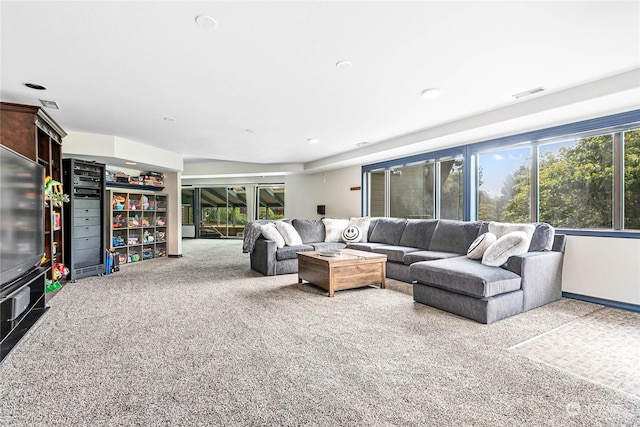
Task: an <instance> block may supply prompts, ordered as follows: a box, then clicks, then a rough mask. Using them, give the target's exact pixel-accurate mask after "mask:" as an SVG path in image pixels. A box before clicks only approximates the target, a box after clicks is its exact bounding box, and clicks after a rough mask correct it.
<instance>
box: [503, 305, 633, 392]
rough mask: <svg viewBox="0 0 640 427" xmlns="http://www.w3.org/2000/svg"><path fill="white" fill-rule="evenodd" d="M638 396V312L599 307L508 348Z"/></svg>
mask: <svg viewBox="0 0 640 427" xmlns="http://www.w3.org/2000/svg"><path fill="white" fill-rule="evenodd" d="M511 350H513V351H514V352H517V353H519V354H521V355H523V356H526V357H528V358H530V359H532V360H535V361H538V362H541V363H545V364H548V365H550V366H553V367H554V368H557V369H559V370H562V371H564V372H569V373H571V374H574V375H576V376H578V377H581V378H584V379H587V380H590V381H594V382H596V383H598V384H602V385H605V386H607V387H611V388H613V389H616V390H619V391H622V392H624V393H629V394H630V395H633V396H635V397H637V398H640V314H638V313H631V312H628V311H622V310H616V309H613V308H602V309H600V310H596V311H594V312H592V313H589V314H587V315H586V316H583V317H580V318H578V319H576V320H574V321H572V322H569V323H567V324H566V325H562V326H560V327H559V328H557V329H554V330H552V331H550V332H547V333H545V334H542V335H540V336H538V337H535V338H533V339H531V340H528V341H525V342H524V343H521V344H518V345H516V346H514V347H512V348H511Z"/></svg>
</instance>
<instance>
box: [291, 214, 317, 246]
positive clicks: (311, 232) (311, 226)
mask: <svg viewBox="0 0 640 427" xmlns="http://www.w3.org/2000/svg"><path fill="white" fill-rule="evenodd" d="M291 223H292V224H293V227H294V228H295V229H296V230H297V231H298V234H299V235H300V238H301V239H302V243H319V242H324V224H323V223H322V221H321V220H319V219H297V218H296V219H294V220H293V221H292V222H291Z"/></svg>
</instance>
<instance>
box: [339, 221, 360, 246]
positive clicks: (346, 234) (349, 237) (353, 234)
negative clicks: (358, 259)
mask: <svg viewBox="0 0 640 427" xmlns="http://www.w3.org/2000/svg"><path fill="white" fill-rule="evenodd" d="M361 237H362V232H361V231H360V227H358V226H355V225H350V226H348V227H347V228H345V229H344V231H343V232H342V240H344V241H345V242H347V243H351V242H359V241H360V238H361Z"/></svg>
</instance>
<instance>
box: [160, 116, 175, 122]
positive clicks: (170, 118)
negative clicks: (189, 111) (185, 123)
mask: <svg viewBox="0 0 640 427" xmlns="http://www.w3.org/2000/svg"><path fill="white" fill-rule="evenodd" d="M162 120H164V121H165V122H175V121H176V119H175V117H168V116H167V117H163V118H162Z"/></svg>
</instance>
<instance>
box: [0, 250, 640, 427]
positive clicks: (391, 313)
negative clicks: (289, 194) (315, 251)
mask: <svg viewBox="0 0 640 427" xmlns="http://www.w3.org/2000/svg"><path fill="white" fill-rule="evenodd" d="M241 244H242V243H241V242H240V241H238V240H193V241H189V240H186V241H185V242H184V247H183V252H184V257H183V258H181V259H159V260H154V261H145V262H141V263H138V264H133V265H129V266H123V268H122V270H121V271H120V272H118V273H116V274H113V275H110V276H104V277H91V278H86V279H81V280H79V281H78V282H77V283H75V284H70V285H68V286H67V287H65V288H64V289H63V290H62V291H61V292H60V293H59V294H58V295H56V296H55V298H53V299H52V300H51V301H50V306H51V309H50V310H49V311H48V312H47V313H46V314H45V315H44V316H43V318H42V320H41V321H40V322H39V323H38V324H37V325H36V326H35V327H34V328H33V329H32V330H31V331H30V332H29V334H28V335H27V336H26V338H25V339H24V340H23V341H22V342H21V343H20V344H19V345H18V347H17V348H16V349H15V350H14V351H13V352H12V353H11V354H10V355H9V356H8V357H7V358H6V359H5V361H4V362H3V363H2V364H1V365H0V396H1V399H0V425H3V426H5V425H7V426H14V425H15V426H27V425H29V426H32V425H47V426H50V425H61V426H62V425H72V426H78V425H91V426H116V425H144V426H161V425H171V426H174V425H176V426H177V425H189V426H191V425H203V426H205V425H206V426H210V425H216V426H217V425H226V426H234V425H242V426H250V425H278V426H279V425H305V426H315V425H317V426H328V425H332V426H333V425H358V426H360V425H363V426H364V425H366V426H374V425H375V426H391V425H407V426H413V425H440V426H441V425H452V426H453V425H455V426H484V425H486V426H502V425H507V426H510V425H513V426H520V425H559V426H585V425H586V426H588V425H594V426H595V425H598V426H602V425H615V426H624V425H628V426H631V425H638V424H640V399H636V398H634V397H632V396H630V395H628V394H625V393H621V392H617V391H615V390H613V389H611V388H608V387H605V386H601V385H598V384H595V383H593V382H591V381H587V380H584V379H581V378H579V377H576V376H574V375H571V374H569V373H564V372H563V371H560V370H558V369H555V368H553V367H550V366H548V365H546V364H542V363H539V362H536V361H533V360H530V359H529V358H527V357H524V356H522V355H520V354H518V353H517V352H514V351H509V350H508V349H509V348H510V347H512V346H514V345H516V344H518V343H521V342H523V341H526V340H528V339H531V338H533V337H536V336H538V335H541V334H543V333H545V332H548V331H551V330H553V329H555V328H558V327H559V326H561V325H564V324H567V323H569V322H571V321H574V320H576V319H578V318H581V317H583V316H586V315H588V314H589V313H592V312H594V311H595V310H598V309H600V306H596V305H593V304H589V303H583V302H579V301H572V300H562V301H559V302H556V303H554V304H550V305H547V306H545V307H543V308H540V309H537V310H533V311H530V312H528V313H525V314H522V315H519V316H515V317H512V318H509V319H505V320H502V321H500V322H496V323H494V324H492V325H482V324H479V323H476V322H473V321H470V320H467V319H463V318H459V317H457V316H454V315H451V314H448V313H445V312H442V311H439V310H436V309H433V308H430V307H427V306H424V305H421V304H416V303H414V302H413V299H412V297H411V292H410V287H409V285H407V284H403V283H400V282H395V281H392V280H390V281H389V282H388V288H387V289H384V290H382V289H377V288H362V289H355V290H348V291H341V292H338V293H336V296H335V297H334V298H328V297H326V296H325V295H326V293H324V292H323V291H321V290H320V289H317V288H315V287H313V286H311V285H308V284H298V283H297V276H296V275H286V276H277V277H262V276H260V275H259V274H258V273H255V272H253V271H251V270H250V269H249V259H248V255H246V254H242V253H241Z"/></svg>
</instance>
